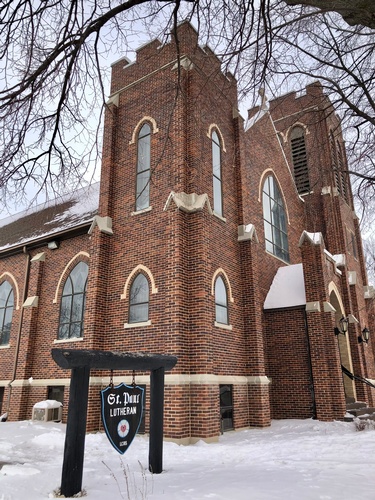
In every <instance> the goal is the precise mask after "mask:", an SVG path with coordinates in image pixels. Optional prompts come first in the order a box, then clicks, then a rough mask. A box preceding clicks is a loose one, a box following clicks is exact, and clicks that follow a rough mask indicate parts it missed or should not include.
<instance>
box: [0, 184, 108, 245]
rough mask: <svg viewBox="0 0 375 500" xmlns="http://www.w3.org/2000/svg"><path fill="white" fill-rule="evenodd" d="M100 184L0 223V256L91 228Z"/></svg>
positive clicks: (92, 185) (97, 202)
mask: <svg viewBox="0 0 375 500" xmlns="http://www.w3.org/2000/svg"><path fill="white" fill-rule="evenodd" d="M98 205H99V183H95V184H91V185H90V186H87V187H84V188H81V189H78V190H77V191H75V192H74V193H72V194H69V195H65V196H61V197H59V198H56V199H54V200H51V201H49V202H47V203H44V204H41V205H38V206H36V207H34V208H32V209H29V210H26V211H23V212H20V213H18V214H15V215H11V216H10V217H6V218H5V219H2V220H0V252H6V251H8V250H11V249H14V248H17V247H20V246H24V245H30V244H36V243H38V242H40V241H45V240H46V239H48V237H52V236H53V237H56V236H58V235H59V234H62V233H66V232H67V231H72V230H75V229H79V228H81V227H84V226H86V225H88V224H90V223H91V222H92V220H93V218H94V216H95V215H96V214H97V212H98Z"/></svg>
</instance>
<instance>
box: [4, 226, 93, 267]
mask: <svg viewBox="0 0 375 500" xmlns="http://www.w3.org/2000/svg"><path fill="white" fill-rule="evenodd" d="M92 221H93V219H90V220H89V221H87V222H85V223H83V224H81V225H79V226H74V227H72V228H69V229H65V230H64V231H59V232H56V233H49V234H45V235H43V236H42V237H41V238H39V239H30V240H29V242H28V243H27V247H28V248H29V249H34V248H38V247H42V246H44V245H47V243H48V242H49V241H51V240H56V239H57V240H63V239H69V238H73V237H74V236H78V235H81V234H87V232H86V231H85V229H86V228H87V227H88V228H90V227H91V224H92ZM0 229H1V228H0ZM25 248H26V246H25V242H23V243H20V244H19V245H17V244H15V245H14V246H9V247H6V248H3V249H0V258H1V257H9V256H11V255H15V254H19V253H25V252H24V249H25Z"/></svg>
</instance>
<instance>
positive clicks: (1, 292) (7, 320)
mask: <svg viewBox="0 0 375 500" xmlns="http://www.w3.org/2000/svg"><path fill="white" fill-rule="evenodd" d="M13 308H14V294H13V288H12V287H11V286H10V284H9V283H8V282H7V281H4V282H3V283H2V284H1V285H0V345H7V344H9V337H10V329H11V326H12V317H13Z"/></svg>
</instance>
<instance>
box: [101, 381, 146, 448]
mask: <svg viewBox="0 0 375 500" xmlns="http://www.w3.org/2000/svg"><path fill="white" fill-rule="evenodd" d="M100 392H101V400H102V422H103V425H104V429H105V433H106V434H107V437H108V439H109V441H110V442H111V444H112V446H113V447H114V448H115V449H116V450H117V451H118V452H119V453H121V454H122V455H123V454H124V453H125V451H126V450H127V449H128V447H129V446H130V444H131V442H132V441H133V439H134V436H135V435H136V433H137V431H138V428H139V425H140V423H141V420H142V412H143V393H144V389H142V387H138V386H129V385H125V384H123V383H122V384H120V385H117V386H116V387H113V386H108V387H106V388H105V389H103V390H102V391H100Z"/></svg>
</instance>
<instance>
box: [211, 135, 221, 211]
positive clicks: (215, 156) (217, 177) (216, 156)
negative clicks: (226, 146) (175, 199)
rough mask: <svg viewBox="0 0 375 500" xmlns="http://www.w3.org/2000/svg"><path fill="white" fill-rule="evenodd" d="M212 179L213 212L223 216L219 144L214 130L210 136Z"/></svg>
mask: <svg viewBox="0 0 375 500" xmlns="http://www.w3.org/2000/svg"><path fill="white" fill-rule="evenodd" d="M211 142H212V177H213V193H214V212H215V213H216V214H218V215H220V216H221V217H222V216H223V188H222V180H221V149H222V148H221V142H220V139H219V136H218V135H217V133H216V132H215V130H214V131H213V132H212V134H211Z"/></svg>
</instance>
